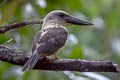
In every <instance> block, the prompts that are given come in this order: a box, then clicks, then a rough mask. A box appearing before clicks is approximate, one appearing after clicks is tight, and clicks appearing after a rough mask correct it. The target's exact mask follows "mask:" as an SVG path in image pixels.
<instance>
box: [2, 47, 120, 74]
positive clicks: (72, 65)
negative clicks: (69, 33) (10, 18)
mask: <svg viewBox="0 0 120 80" xmlns="http://www.w3.org/2000/svg"><path fill="white" fill-rule="evenodd" d="M28 58H30V55H28V54H24V53H23V52H20V51H15V50H13V49H10V48H7V47H4V46H2V45H0V60H1V61H5V62H8V63H11V64H15V65H20V66H23V65H24V64H25V62H26V61H27V60H28ZM35 69H37V70H49V71H79V72H120V70H118V68H117V65H116V64H113V63H112V62H111V61H109V60H106V61H88V60H80V59H59V60H45V59H42V60H39V61H38V63H37V65H36V66H35Z"/></svg>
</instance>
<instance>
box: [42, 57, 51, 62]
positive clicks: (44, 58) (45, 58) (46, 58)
mask: <svg viewBox="0 0 120 80" xmlns="http://www.w3.org/2000/svg"><path fill="white" fill-rule="evenodd" d="M42 60H44V61H49V60H50V58H49V57H48V56H45V57H43V58H42Z"/></svg>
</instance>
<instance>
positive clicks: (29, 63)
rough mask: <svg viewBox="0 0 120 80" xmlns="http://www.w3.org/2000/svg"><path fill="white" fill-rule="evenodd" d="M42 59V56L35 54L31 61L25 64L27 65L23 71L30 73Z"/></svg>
mask: <svg viewBox="0 0 120 80" xmlns="http://www.w3.org/2000/svg"><path fill="white" fill-rule="evenodd" d="M39 58H40V54H37V53H35V54H33V55H32V56H31V57H30V59H29V60H28V61H27V62H26V63H25V65H24V66H23V69H22V71H28V70H30V69H32V68H34V66H35V65H36V63H37V62H38V60H39Z"/></svg>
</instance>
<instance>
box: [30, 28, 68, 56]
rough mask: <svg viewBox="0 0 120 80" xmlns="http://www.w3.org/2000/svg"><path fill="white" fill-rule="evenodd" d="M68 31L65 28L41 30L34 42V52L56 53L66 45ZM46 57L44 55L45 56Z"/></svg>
mask: <svg viewBox="0 0 120 80" xmlns="http://www.w3.org/2000/svg"><path fill="white" fill-rule="evenodd" d="M67 35H68V34H67V31H66V30H65V29H64V28H50V29H45V30H41V31H40V32H38V34H37V35H36V37H35V40H34V41H33V47H32V51H33V52H34V51H37V53H42V54H43V53H48V54H49V53H55V52H56V51H57V50H58V49H59V48H61V47H62V46H64V45H65V42H66V40H67ZM43 55H44V54H43Z"/></svg>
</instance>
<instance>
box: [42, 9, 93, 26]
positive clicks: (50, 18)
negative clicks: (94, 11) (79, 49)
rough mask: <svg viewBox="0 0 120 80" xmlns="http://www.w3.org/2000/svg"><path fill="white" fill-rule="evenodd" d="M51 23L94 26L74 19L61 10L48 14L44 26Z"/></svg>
mask: <svg viewBox="0 0 120 80" xmlns="http://www.w3.org/2000/svg"><path fill="white" fill-rule="evenodd" d="M51 23H57V24H60V25H72V24H74V25H93V24H92V23H90V22H87V21H83V20H81V19H78V18H75V17H72V16H71V15H70V14H68V13H66V12H64V11H61V10H55V11H51V12H50V13H48V14H47V16H46V17H45V18H44V21H43V24H51Z"/></svg>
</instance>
